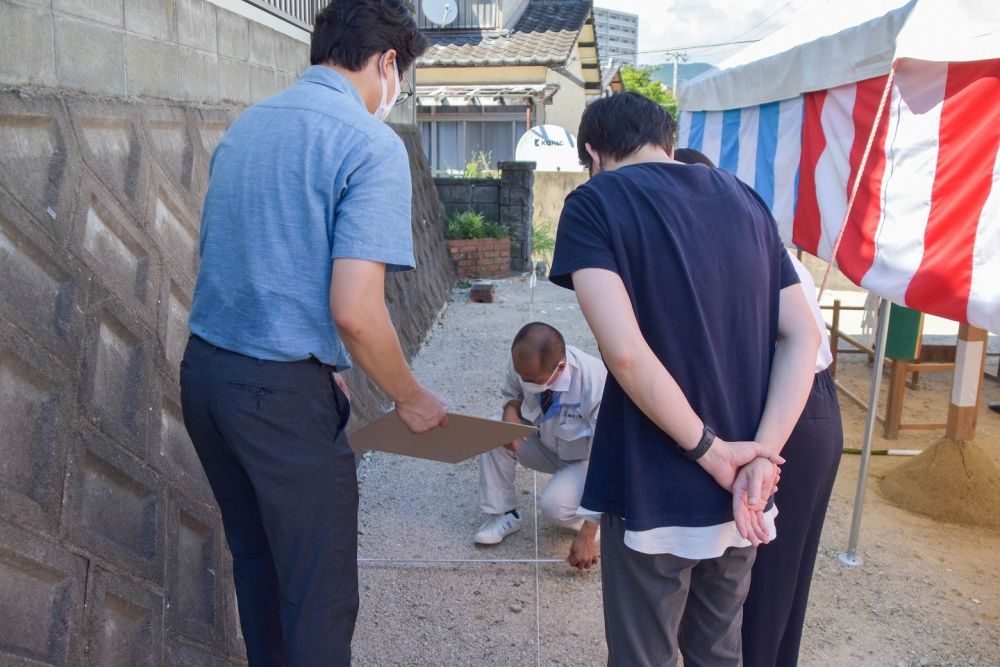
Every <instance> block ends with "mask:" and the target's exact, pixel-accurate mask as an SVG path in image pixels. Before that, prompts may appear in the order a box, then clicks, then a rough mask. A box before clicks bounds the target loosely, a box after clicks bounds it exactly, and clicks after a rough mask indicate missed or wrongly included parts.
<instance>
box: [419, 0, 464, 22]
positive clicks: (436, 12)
mask: <svg viewBox="0 0 1000 667" xmlns="http://www.w3.org/2000/svg"><path fill="white" fill-rule="evenodd" d="M420 11H422V12H423V13H424V18H425V19H427V20H428V21H430V22H431V23H434V24H436V25H440V26H446V25H448V24H449V23H454V21H455V19H457V18H458V0H422V2H421V3H420Z"/></svg>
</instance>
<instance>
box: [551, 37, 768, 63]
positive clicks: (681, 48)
mask: <svg viewBox="0 0 1000 667" xmlns="http://www.w3.org/2000/svg"><path fill="white" fill-rule="evenodd" d="M759 41H760V40H759V39H744V40H742V41H733V42H719V43H718V44H695V45H692V46H675V47H672V48H669V49H649V50H643V51H636V52H635V54H636V55H637V56H638V55H644V54H649V53H673V52H674V51H693V50H695V49H710V48H714V47H719V46H736V45H739V44H753V43H754V42H759ZM593 60H600V58H597V57H593V56H574V57H572V58H568V59H567V60H566V62H574V61H581V62H583V61H593Z"/></svg>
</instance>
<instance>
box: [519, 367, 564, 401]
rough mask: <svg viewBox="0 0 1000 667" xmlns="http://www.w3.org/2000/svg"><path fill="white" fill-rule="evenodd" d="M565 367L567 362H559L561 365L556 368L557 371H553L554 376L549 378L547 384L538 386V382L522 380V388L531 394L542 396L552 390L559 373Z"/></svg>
mask: <svg viewBox="0 0 1000 667" xmlns="http://www.w3.org/2000/svg"><path fill="white" fill-rule="evenodd" d="M564 365H565V361H561V362H559V365H558V366H556V369H555V370H554V371H552V375H551V376H550V377H549V381H548V382H546V383H545V384H538V383H537V382H528V381H527V380H525V379H523V378H521V386H522V387H524V390H525V391H526V392H528V393H529V394H540V393H542V392H543V391H548V390H549V389H551V388H552V385H553V384H554V383H555V381H556V377H557V376H558V374H559V371H560V370H561V369H562V368H563V367H564Z"/></svg>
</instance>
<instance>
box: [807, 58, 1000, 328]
mask: <svg viewBox="0 0 1000 667" xmlns="http://www.w3.org/2000/svg"><path fill="white" fill-rule="evenodd" d="M895 68H896V73H895V78H894V81H893V84H892V90H891V94H890V96H889V97H888V98H887V99H886V108H885V109H884V110H883V113H882V118H881V121H880V123H879V127H878V128H877V131H876V134H875V142H874V146H873V149H872V150H871V153H870V156H869V158H868V161H867V164H866V166H865V168H864V172H863V175H862V179H861V182H860V188H859V190H858V193H857V196H856V199H855V202H854V205H853V207H852V208H851V213H850V216H849V218H848V219H847V225H846V228H845V230H844V236H843V239H842V241H841V244H840V247H839V250H838V252H837V257H836V261H837V265H838V267H839V268H840V269H841V270H842V271H843V272H844V273H845V274H846V275H847V276H848V277H849V278H850V279H851V280H853V281H854V282H856V283H858V284H860V285H861V286H863V287H865V288H867V289H869V290H871V291H873V292H875V293H877V294H880V295H883V296H886V297H888V298H890V299H891V300H893V301H895V302H897V303H901V304H905V305H907V306H910V307H911V308H915V309H917V310H920V311H922V312H925V313H931V314H934V315H940V316H942V317H946V318H949V319H952V320H957V321H960V322H969V323H971V324H973V325H975V326H979V327H982V328H985V329H988V330H991V331H994V332H1000V159H998V150H1000V60H984V61H973V62H952V63H947V62H942V63H939V62H927V61H920V60H909V59H902V60H898V61H896V65H895ZM886 81H887V77H877V78H874V79H868V80H866V81H860V82H858V83H852V84H847V85H843V86H838V87H836V88H831V89H829V90H823V91H819V92H814V93H808V94H806V95H805V96H804V111H803V122H802V153H801V163H800V170H799V185H798V197H797V204H796V209H795V217H794V230H793V240H794V242H795V244H796V245H798V246H799V247H801V248H803V249H804V250H807V251H808V252H811V253H813V254H815V255H818V256H819V257H822V258H823V259H830V256H831V254H832V252H833V248H834V245H835V243H836V239H837V236H838V233H839V232H840V228H841V224H842V223H843V221H844V215H845V213H846V212H847V204H848V199H849V196H850V191H851V188H852V186H853V184H854V181H855V178H856V176H857V172H858V169H859V167H860V166H861V162H862V155H863V153H864V149H865V145H866V143H867V142H868V139H869V135H870V133H871V129H872V125H873V122H874V120H875V116H876V112H877V107H878V104H879V101H880V100H881V99H882V93H883V90H884V88H885V86H886Z"/></svg>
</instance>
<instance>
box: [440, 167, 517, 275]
mask: <svg viewBox="0 0 1000 667" xmlns="http://www.w3.org/2000/svg"><path fill="white" fill-rule="evenodd" d="M498 166H499V168H500V178H447V177H438V178H436V179H434V184H435V185H436V186H437V191H438V195H439V197H440V198H441V205H442V207H443V211H444V218H447V217H448V216H451V215H453V214H455V213H462V212H464V211H469V210H472V211H478V212H480V213H482V214H483V216H484V217H485V218H486V219H487V220H489V221H491V222H498V223H500V224H501V225H503V226H504V227H506V228H507V231H508V233H509V234H510V270H511V271H514V272H523V271H531V270H532V268H533V267H532V262H531V232H532V216H533V211H534V205H533V201H534V199H533V197H534V196H533V192H532V189H533V187H534V179H535V171H534V170H535V163H534V162H501V163H500V164H499V165H498Z"/></svg>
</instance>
